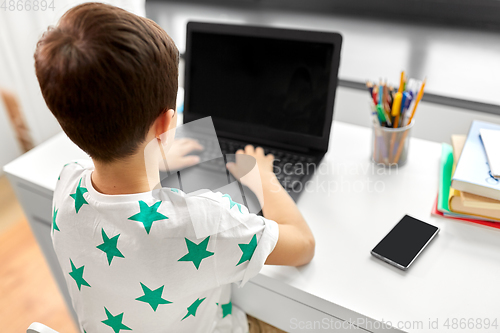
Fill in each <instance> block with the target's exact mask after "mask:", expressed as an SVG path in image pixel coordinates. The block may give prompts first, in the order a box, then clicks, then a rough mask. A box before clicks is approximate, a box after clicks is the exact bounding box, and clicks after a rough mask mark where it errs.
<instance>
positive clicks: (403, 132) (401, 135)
mask: <svg viewBox="0 0 500 333" xmlns="http://www.w3.org/2000/svg"><path fill="white" fill-rule="evenodd" d="M413 124H414V121H412V122H411V123H410V124H408V125H407V126H405V127H399V128H389V127H383V126H379V125H373V126H372V155H371V156H372V161H373V162H374V163H377V164H380V165H383V166H386V167H400V166H403V165H404V164H405V163H406V159H407V157H408V148H409V144H410V134H411V129H412V128H413Z"/></svg>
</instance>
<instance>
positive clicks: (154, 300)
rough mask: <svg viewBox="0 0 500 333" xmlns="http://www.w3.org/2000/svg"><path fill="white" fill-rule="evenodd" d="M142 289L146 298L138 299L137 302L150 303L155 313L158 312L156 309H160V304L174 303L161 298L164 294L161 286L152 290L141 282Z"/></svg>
mask: <svg viewBox="0 0 500 333" xmlns="http://www.w3.org/2000/svg"><path fill="white" fill-rule="evenodd" d="M141 287H142V291H143V292H144V296H141V297H138V298H136V300H138V301H141V302H145V303H149V305H151V307H152V308H153V311H155V312H156V309H157V308H158V305H160V304H170V303H172V302H170V301H167V300H166V299H164V298H162V297H161V294H162V293H163V287H164V286H161V287H160V288H158V289H155V290H151V289H149V288H148V287H146V286H145V285H144V284H142V282H141Z"/></svg>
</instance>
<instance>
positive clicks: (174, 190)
mask: <svg viewBox="0 0 500 333" xmlns="http://www.w3.org/2000/svg"><path fill="white" fill-rule="evenodd" d="M170 191H172V192H174V193H179V190H178V189H176V188H171V189H170Z"/></svg>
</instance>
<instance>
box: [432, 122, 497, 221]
mask: <svg viewBox="0 0 500 333" xmlns="http://www.w3.org/2000/svg"><path fill="white" fill-rule="evenodd" d="M496 131H500V125H496V124H492V123H486V122H482V121H474V122H473V123H472V126H471V128H470V130H469V134H468V135H467V136H465V135H452V137H451V141H452V145H451V146H450V145H449V144H446V143H443V144H442V150H441V164H440V170H439V191H438V197H437V200H436V203H435V205H434V207H433V211H432V214H433V215H439V216H443V217H446V218H451V219H459V220H463V221H468V222H473V223H478V224H482V225H487V226H490V227H494V228H499V229H500V178H496V177H495V176H498V175H497V174H496V173H495V172H493V173H492V171H491V170H492V168H491V166H493V164H491V166H490V163H489V162H493V161H494V160H495V159H498V157H499V155H500V143H498V142H493V143H494V144H493V145H492V144H491V143H492V142H491V139H490V137H488V142H487V140H486V134H487V133H488V135H490V134H495V133H497V134H499V133H500V132H496ZM495 144H498V145H495ZM485 147H486V149H485ZM491 147H494V149H491Z"/></svg>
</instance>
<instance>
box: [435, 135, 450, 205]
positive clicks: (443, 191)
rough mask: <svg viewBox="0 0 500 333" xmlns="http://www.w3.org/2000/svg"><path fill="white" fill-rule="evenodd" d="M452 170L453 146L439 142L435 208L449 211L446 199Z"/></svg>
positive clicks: (448, 194)
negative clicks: (439, 161)
mask: <svg viewBox="0 0 500 333" xmlns="http://www.w3.org/2000/svg"><path fill="white" fill-rule="evenodd" d="M452 171H453V148H452V147H451V145H449V144H447V143H442V144H441V165H440V168H439V193H438V203H437V209H438V211H440V212H442V213H449V212H450V207H449V206H448V199H449V196H450V186H451V173H452Z"/></svg>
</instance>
